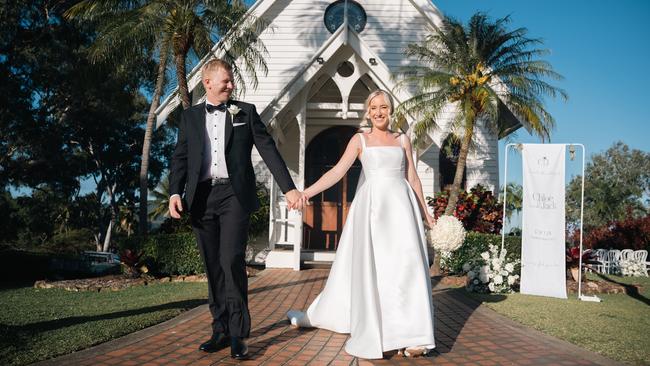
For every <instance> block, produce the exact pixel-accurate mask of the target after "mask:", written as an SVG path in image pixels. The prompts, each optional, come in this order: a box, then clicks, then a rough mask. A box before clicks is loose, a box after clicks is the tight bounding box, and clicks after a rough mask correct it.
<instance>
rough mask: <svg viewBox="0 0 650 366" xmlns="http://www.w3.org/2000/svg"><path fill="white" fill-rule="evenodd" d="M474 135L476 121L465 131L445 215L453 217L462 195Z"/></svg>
mask: <svg viewBox="0 0 650 366" xmlns="http://www.w3.org/2000/svg"><path fill="white" fill-rule="evenodd" d="M473 134H474V121H472V122H471V123H470V124H469V128H467V130H466V131H465V136H463V140H462V141H461V144H460V153H459V155H458V165H456V175H454V183H453V184H452V185H451V190H450V191H449V201H447V207H446V208H445V213H444V214H445V215H453V214H454V211H455V210H456V204H457V203H458V195H459V194H460V189H461V184H462V183H463V173H464V172H465V164H466V163H467V154H468V152H469V144H470V142H471V141H472V135H473Z"/></svg>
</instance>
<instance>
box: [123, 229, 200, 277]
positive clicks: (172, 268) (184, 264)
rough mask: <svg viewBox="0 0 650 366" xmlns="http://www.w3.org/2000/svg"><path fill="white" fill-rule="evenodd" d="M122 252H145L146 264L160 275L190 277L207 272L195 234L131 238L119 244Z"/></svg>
mask: <svg viewBox="0 0 650 366" xmlns="http://www.w3.org/2000/svg"><path fill="white" fill-rule="evenodd" d="M119 247H120V250H124V249H127V248H128V249H131V250H135V251H136V252H144V254H143V258H144V262H145V264H146V265H147V267H148V268H149V270H151V271H152V272H154V273H155V274H158V275H166V276H168V275H190V274H197V273H203V272H205V270H204V268H203V260H202V259H201V254H200V253H199V249H198V247H197V245H196V238H195V236H194V233H191V232H190V233H178V234H163V235H151V236H148V237H147V238H146V240H144V241H143V240H142V237H131V238H128V239H124V240H123V241H121V242H120V243H119Z"/></svg>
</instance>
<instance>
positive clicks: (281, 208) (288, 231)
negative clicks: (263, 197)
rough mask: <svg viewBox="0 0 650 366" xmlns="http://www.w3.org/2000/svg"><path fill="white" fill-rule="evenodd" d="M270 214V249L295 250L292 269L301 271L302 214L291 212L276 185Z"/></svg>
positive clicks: (273, 190)
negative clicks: (290, 248)
mask: <svg viewBox="0 0 650 366" xmlns="http://www.w3.org/2000/svg"><path fill="white" fill-rule="evenodd" d="M269 194H270V201H269V206H270V212H269V248H270V249H271V250H274V249H276V246H277V245H283V246H284V245H286V246H291V247H292V249H293V259H292V268H293V269H294V270H296V271H299V270H300V249H301V246H302V212H301V211H296V210H289V208H288V207H287V202H286V201H285V200H284V197H283V196H282V193H281V192H280V190H279V188H278V187H277V185H276V183H275V182H273V183H272V184H271V190H270V193H269Z"/></svg>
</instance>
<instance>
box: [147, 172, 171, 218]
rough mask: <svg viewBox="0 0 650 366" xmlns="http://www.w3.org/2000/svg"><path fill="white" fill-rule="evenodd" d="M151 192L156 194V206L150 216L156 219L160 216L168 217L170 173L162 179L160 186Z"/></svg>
mask: <svg viewBox="0 0 650 366" xmlns="http://www.w3.org/2000/svg"><path fill="white" fill-rule="evenodd" d="M151 194H152V195H153V196H154V199H153V201H152V202H153V205H154V208H153V210H151V212H149V218H150V219H151V220H155V219H157V218H160V217H167V216H168V215H169V209H168V207H169V196H170V194H169V174H167V175H166V176H165V178H164V179H163V180H162V181H160V184H158V187H157V188H156V189H154V191H153V192H151Z"/></svg>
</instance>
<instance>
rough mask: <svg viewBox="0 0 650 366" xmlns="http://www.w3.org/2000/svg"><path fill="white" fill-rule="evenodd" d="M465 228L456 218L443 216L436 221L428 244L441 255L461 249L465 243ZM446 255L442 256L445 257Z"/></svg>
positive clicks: (429, 235)
mask: <svg viewBox="0 0 650 366" xmlns="http://www.w3.org/2000/svg"><path fill="white" fill-rule="evenodd" d="M465 235H467V233H466V232H465V228H464V227H463V223H462V222H460V220H458V219H457V218H456V217H454V216H449V215H443V216H440V217H439V218H438V220H436V224H435V225H434V227H433V228H431V230H429V233H428V237H427V239H428V242H429V245H430V246H432V247H433V249H435V250H437V251H438V252H439V253H446V255H449V253H451V252H453V251H454V250H456V249H458V248H460V246H461V245H462V244H463V242H464V241H465ZM444 256H445V254H443V255H442V257H444Z"/></svg>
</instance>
